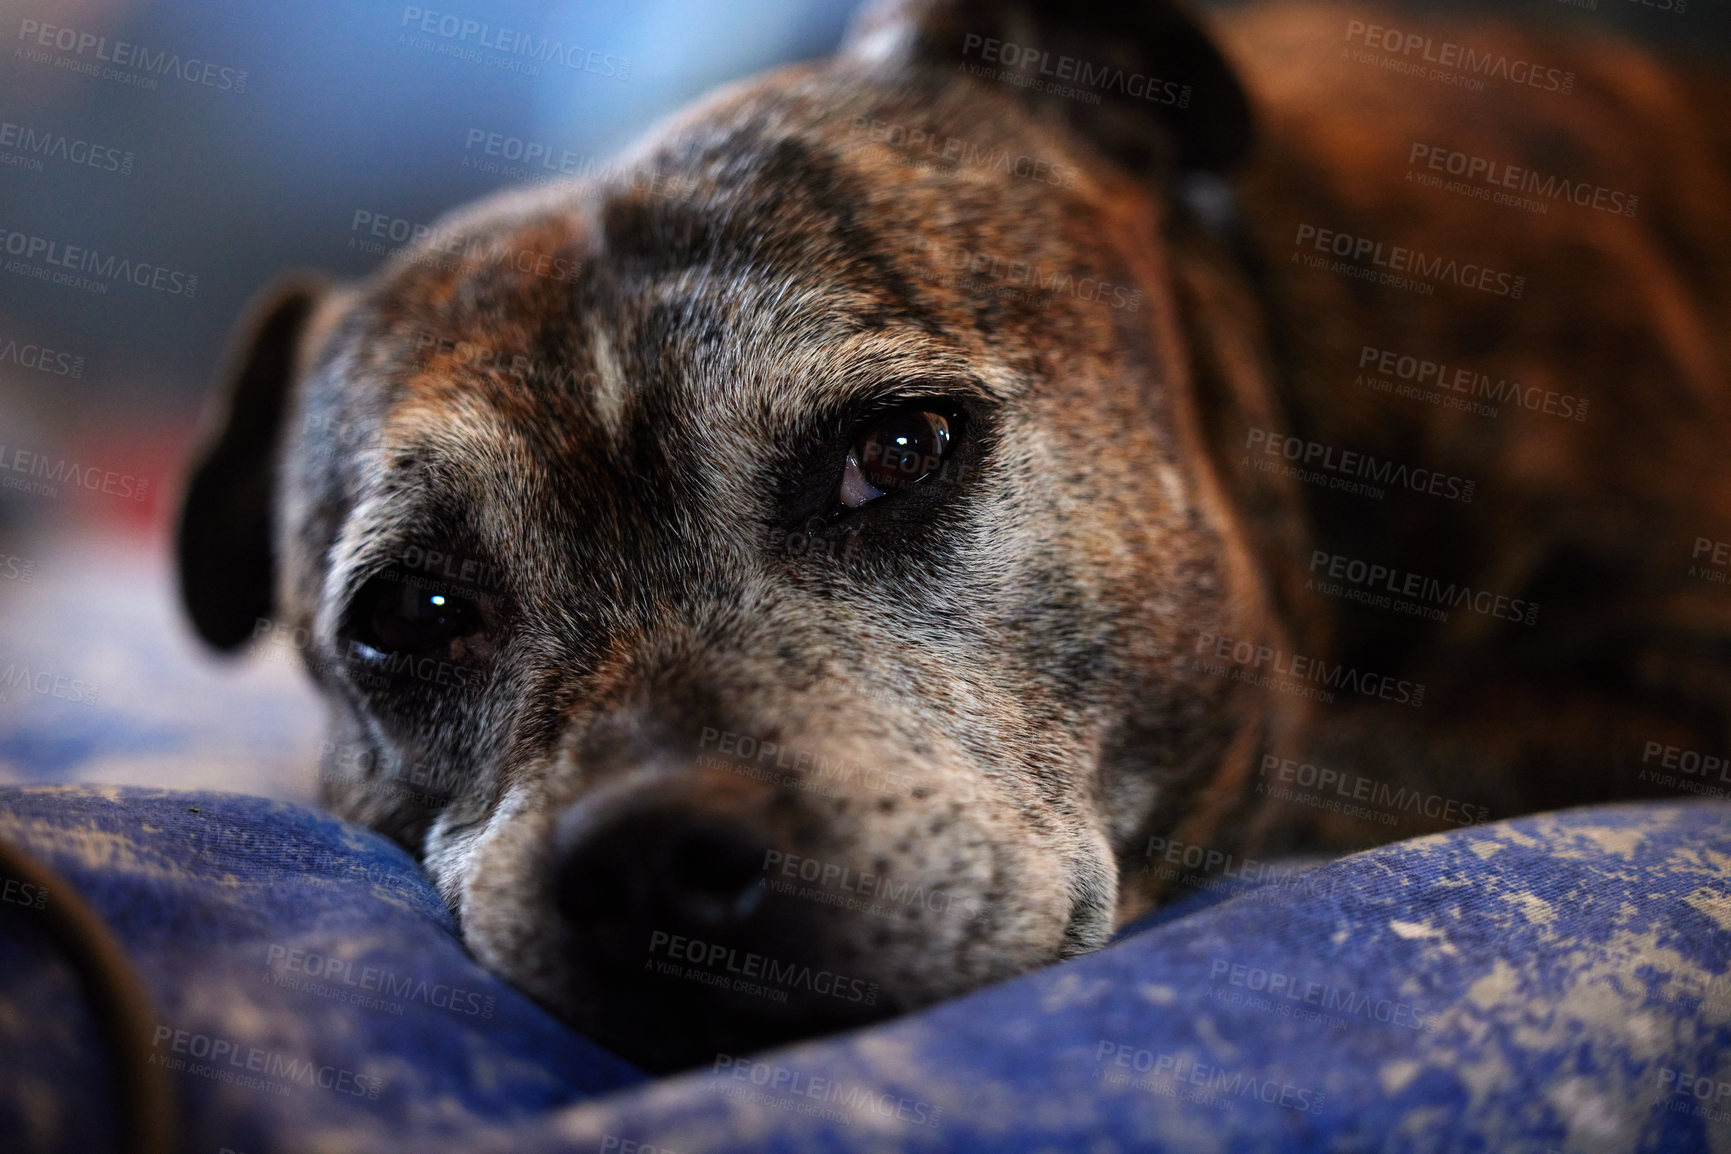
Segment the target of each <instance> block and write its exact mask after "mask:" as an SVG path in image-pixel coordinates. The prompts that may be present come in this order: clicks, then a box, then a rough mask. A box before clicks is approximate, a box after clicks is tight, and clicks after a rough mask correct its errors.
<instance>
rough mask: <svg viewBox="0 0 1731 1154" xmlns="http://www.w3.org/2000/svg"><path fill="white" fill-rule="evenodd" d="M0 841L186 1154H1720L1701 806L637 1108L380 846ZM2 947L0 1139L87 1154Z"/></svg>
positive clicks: (1127, 949) (1041, 981)
mask: <svg viewBox="0 0 1731 1154" xmlns="http://www.w3.org/2000/svg"><path fill="white" fill-rule="evenodd" d="M0 838H4V839H6V840H7V841H10V842H12V843H14V844H17V845H20V846H23V847H25V848H26V849H28V850H30V851H31V852H33V853H35V854H36V855H38V856H39V857H41V858H42V859H43V860H44V861H45V862H47V863H48V864H49V865H51V866H52V867H53V868H55V869H57V870H59V871H60V872H61V873H62V874H63V875H64V876H65V877H66V878H67V879H68V880H69V881H70V882H71V883H72V884H73V885H74V886H76V887H77V888H78V890H79V891H80V892H81V893H82V894H83V895H84V896H85V897H86V898H87V899H88V900H89V901H90V902H91V903H92V904H93V905H94V906H95V907H96V908H97V909H98V910H99V911H100V912H101V913H102V914H103V916H104V917H106V918H107V919H108V921H109V923H110V925H111V926H112V927H113V928H114V930H115V932H116V934H117V935H118V936H119V937H120V939H121V940H122V942H123V943H124V944H125V946H126V948H127V950H128V952H129V953H130V954H131V956H132V958H133V960H134V963H135V966H136V968H137V970H138V972H139V973H140V975H141V976H142V977H143V979H144V981H145V983H146V985H147V986H148V987H149V988H150V989H151V991H152V992H153V994H154V996H155V998H156V1001H157V1007H158V1018H159V1019H160V1021H159V1025H158V1028H157V1030H156V1035H157V1046H156V1051H155V1053H154V1054H153V1058H152V1060H159V1061H161V1062H165V1063H169V1069H170V1070H171V1071H172V1074H173V1082H174V1085H175V1087H176V1090H177V1092H178V1093H179V1095H180V1099H181V1107H182V1113H183V1116H184V1119H185V1134H184V1143H183V1144H184V1148H185V1149H186V1150H189V1151H209V1152H211V1154H216V1152H217V1151H219V1150H221V1149H223V1148H227V1149H230V1150H233V1151H237V1152H239V1154H259V1152H260V1151H290V1150H293V1151H308V1150H321V1151H322V1150H331V1151H337V1150H357V1151H395V1150H411V1149H412V1150H429V1151H443V1150H449V1151H457V1150H483V1151H501V1152H503V1151H541V1150H591V1151H609V1150H612V1151H619V1152H621V1154H631V1152H635V1151H642V1152H643V1154H649V1152H650V1151H651V1150H655V1149H658V1150H665V1151H676V1152H680V1154H690V1152H692V1151H701V1150H756V1149H768V1150H785V1151H821V1150H904V1149H914V1150H922V1149H929V1150H939V1149H942V1150H958V1151H961V1150H1027V1151H1043V1150H1054V1151H1058V1150H1062V1151H1072V1150H1082V1151H1102V1152H1104V1151H1118V1150H1124V1151H1130V1150H1175V1151H1206V1150H1270V1149H1297V1150H1331V1151H1332V1150H1367V1151H1368V1150H1438V1151H1441V1150H1486V1151H1500V1150H1537V1151H1543V1150H1551V1149H1555V1150H1650V1151H1674V1150H1677V1151H1681V1150H1714V1149H1731V805H1724V804H1719V803H1711V802H1677V803H1663V804H1644V805H1625V806H1613V807H1601V808H1594V809H1584V810H1576V811H1571V812H1567V813H1561V814H1552V815H1542V816H1538V817H1532V818H1526V819H1522V820H1518V821H1511V822H1504V823H1500V824H1497V825H1490V826H1481V827H1469V828H1466V829H1461V830H1457V831H1453V832H1450V833H1447V834H1440V835H1437V836H1433V837H1427V838H1422V839H1418V840H1414V841H1409V842H1404V843H1400V844H1397V845H1393V846H1389V847H1385V848H1383V849H1378V850H1373V851H1370V852H1367V853H1362V854H1358V855H1355V856H1353V857H1350V858H1344V859H1341V860H1339V861H1336V862H1332V863H1329V864H1326V865H1323V866H1320V867H1318V868H1316V869H1314V870H1312V871H1310V872H1309V873H1307V874H1304V875H1303V876H1302V878H1301V879H1300V880H1299V881H1298V882H1296V883H1294V882H1293V881H1291V880H1290V879H1287V880H1285V881H1283V882H1282V883H1278V884H1270V885H1264V886H1261V887H1248V888H1245V889H1243V890H1241V891H1240V892H1237V893H1236V894H1234V895H1232V896H1228V897H1226V898H1225V899H1224V900H1220V901H1217V902H1214V903H1213V904H1210V905H1207V906H1206V907H1204V908H1198V909H1195V910H1193V911H1192V912H1188V913H1185V914H1184V915H1183V916H1179V917H1173V918H1168V919H1165V920H1161V921H1158V922H1157V923H1155V924H1153V925H1151V926H1150V927H1148V928H1144V929H1140V930H1138V931H1136V932H1131V933H1128V934H1127V935H1124V936H1122V937H1121V938H1120V939H1119V940H1118V941H1117V942H1115V943H1114V944H1113V945H1112V946H1110V947H1108V948H1107V949H1105V950H1102V951H1100V952H1098V953H1095V954H1092V955H1090V956H1088V957H1084V958H1079V959H1076V960H1074V961H1071V962H1068V963H1065V964H1063V965H1059V966H1053V967H1051V968H1048V969H1045V970H1041V971H1038V972H1036V973H1032V974H1028V975H1025V976H1023V977H1021V978H1019V979H1017V980H1014V981H1011V982H1007V983H1004V984H1002V985H999V986H995V987H992V988H989V989H986V990H981V991H978V992H976V993H974V994H972V995H970V996H967V997H963V998H958V999H956V1000H953V1001H950V1002H946V1003H943V1004H941V1005H938V1006H934V1007H931V1008H930V1009H928V1010H926V1011H924V1012H923V1013H920V1014H916V1015H913V1016H911V1017H907V1018H903V1019H899V1020H896V1021H892V1022H887V1023H884V1024H882V1025H880V1026H878V1027H876V1028H874V1029H870V1030H865V1031H862V1032H859V1033H855V1034H850V1035H844V1036H840V1037H835V1038H831V1039H825V1040H819V1041H816V1042H811V1043H807V1044H804V1045H801V1046H796V1047H791V1048H788V1049H784V1050H780V1051H775V1052H771V1053H767V1054H759V1055H754V1056H746V1055H718V1056H717V1057H716V1059H715V1061H714V1062H712V1063H710V1064H709V1065H707V1066H705V1067H704V1068H703V1069H701V1070H699V1071H695V1072H692V1073H690V1074H686V1075H682V1076H679V1077H674V1078H668V1079H662V1080H659V1081H652V1080H651V1079H649V1078H647V1077H646V1076H645V1075H643V1074H642V1073H641V1072H639V1071H636V1070H634V1069H633V1068H631V1067H630V1066H628V1065H627V1064H625V1063H623V1062H621V1061H619V1060H618V1059H616V1058H614V1057H613V1056H611V1055H609V1054H607V1053H605V1052H603V1051H601V1050H600V1049H599V1048H597V1047H595V1046H593V1045H591V1044H590V1043H588V1042H587V1041H585V1040H584V1039H583V1038H581V1037H579V1036H577V1035H575V1034H573V1033H572V1032H570V1031H569V1030H566V1029H565V1028H563V1027H562V1026H560V1025H559V1024H558V1023H556V1022H555V1021H553V1020H552V1019H551V1018H549V1017H547V1016H546V1015H545V1014H543V1013H542V1012H541V1011H540V1010H539V1009H538V1008H537V1007H536V1006H535V1005H534V1004H533V1003H530V1002H529V1001H527V1000H526V999H524V998H523V997H521V996H520V995H518V994H516V993H515V992H514V991H512V990H511V989H510V988H509V987H508V986H505V985H504V984H503V983H501V982H499V981H498V980H496V979H494V978H493V977H492V976H490V975H489V974H488V973H487V972H486V971H484V970H482V969H480V968H479V967H477V966H476V965H475V964H474V963H473V962H471V961H470V960H469V959H468V958H467V957H466V955H465V954H464V953H463V950H462V948H461V945H460V944H459V942H458V939H457V938H456V936H455V930H454V927H453V926H452V924H451V922H450V919H449V917H448V915H447V914H446V913H445V911H444V907H443V905H442V904H441V903H440V902H439V900H438V898H437V896H436V895H435V894H434V893H433V892H432V890H431V889H430V888H429V887H428V886H427V884H426V883H425V882H424V881H423V880H422V879H421V877H420V875H419V874H418V872H417V871H416V869H415V867H414V864H413V863H412V862H411V861H410V860H409V859H408V857H407V856H406V855H404V854H403V853H402V852H401V851H400V850H398V849H397V848H396V847H394V846H392V845H390V844H388V843H386V842H385V841H383V840H382V839H380V838H378V837H376V836H375V835H373V834H370V833H368V832H365V831H362V830H358V829H355V828H353V827H350V826H346V825H344V824H342V823H340V822H337V821H335V820H333V819H331V818H329V817H327V816H324V815H321V814H318V813H316V812H313V811H311V810H308V809H304V808H301V807H298V806H294V805H290V804H287V803H282V802H273V801H266V800H263V799H259V798H252V797H243V796H238V795H232V794H218V793H209V792H189V791H163V790H152V789H142V788H139V789H131V788H128V789H98V788H90V787H82V786H80V787H65V788H40V787H6V788H4V789H0ZM48 900H53V895H52V894H50V895H48ZM31 918H32V910H31V909H30V908H29V906H28V904H24V903H19V902H17V901H12V902H10V903H0V1061H3V1063H4V1067H3V1069H0V1134H5V1135H7V1136H8V1140H10V1137H11V1136H23V1138H24V1143H23V1145H22V1147H20V1148H23V1149H38V1148H41V1149H49V1148H56V1149H58V1148H66V1149H73V1148H78V1149H100V1148H105V1146H104V1143H106V1142H107V1141H108V1140H109V1137H108V1136H109V1135H111V1134H112V1127H113V1119H112V1116H111V1115H110V1114H109V1113H108V1111H107V1110H105V1106H104V1104H105V1103H106V1102H109V1101H111V1093H112V1083H111V1082H110V1081H109V1079H110V1077H111V1075H110V1074H109V1072H108V1071H107V1070H106V1068H105V1067H104V1064H103V1063H104V1059H103V1057H102V1055H103V1048H102V1046H103V1043H102V1041H101V1039H100V1036H99V1035H98V1034H97V1033H96V1031H95V1024H94V1022H93V1021H92V1019H91V1016H90V1014H89V1011H88V1008H87V1007H86V1006H85V1005H84V1003H83V999H82V995H81V993H80V991H79V990H78V987H77V985H76V983H74V982H73V981H72V980H71V979H70V976H69V973H68V972H67V971H66V969H65V967H64V964H63V962H62V961H61V960H60V959H58V958H57V956H56V955H55V954H54V953H53V951H52V950H51V949H50V948H49V947H48V946H47V944H46V942H45V941H44V940H43V939H42V938H41V937H40V935H39V934H38V933H36V932H35V931H34V929H33V927H32V923H31Z"/></svg>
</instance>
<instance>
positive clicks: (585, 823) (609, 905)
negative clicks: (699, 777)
mask: <svg viewBox="0 0 1731 1154" xmlns="http://www.w3.org/2000/svg"><path fill="white" fill-rule="evenodd" d="M576 816H577V820H573V821H571V822H569V823H567V824H566V826H565V828H562V830H561V837H560V845H559V847H558V864H557V867H556V868H557V869H558V871H559V873H558V877H557V878H556V879H555V887H556V894H557V898H558V902H559V909H560V912H561V913H562V914H563V915H564V917H565V918H566V920H567V922H568V923H569V924H570V925H571V926H572V927H573V928H574V929H576V930H577V931H578V932H579V935H580V937H582V938H583V939H585V940H584V943H583V945H584V948H585V950H586V951H587V952H589V953H590V954H591V955H592V957H594V959H595V960H596V961H599V962H602V963H611V964H614V965H617V966H620V967H630V966H633V965H635V966H638V967H641V966H642V964H643V959H644V956H645V951H646V950H647V948H648V946H649V943H650V942H651V940H652V938H653V937H654V935H655V934H657V933H660V934H664V935H673V934H679V935H682V936H699V937H701V936H703V935H705V934H708V935H711V936H713V935H715V934H717V933H721V934H725V935H731V934H732V933H734V932H737V931H739V930H741V929H743V928H745V926H746V924H747V923H749V922H750V921H751V919H752V917H753V915H754V914H755V913H756V912H757V911H758V909H759V907H760V906H761V905H762V903H763V896H764V893H765V888H764V885H763V881H764V873H763V862H764V859H765V855H766V853H768V852H769V851H770V850H771V848H772V843H773V841H774V836H773V834H772V833H771V832H770V830H769V828H768V826H767V825H766V824H765V823H763V822H761V821H758V820H754V819H753V818H751V817H750V816H747V815H741V814H737V813H729V812H726V811H718V810H717V809H715V808H713V807H711V806H709V805H706V804H704V803H703V802H702V801H693V800H690V799H686V798H681V797H656V798H651V799H647V800H645V801H642V802H639V803H637V804H632V805H628V806H626V807H623V809H622V811H619V812H613V813H610V814H606V815H604V816H602V817H601V818H600V819H599V820H582V816H583V815H576Z"/></svg>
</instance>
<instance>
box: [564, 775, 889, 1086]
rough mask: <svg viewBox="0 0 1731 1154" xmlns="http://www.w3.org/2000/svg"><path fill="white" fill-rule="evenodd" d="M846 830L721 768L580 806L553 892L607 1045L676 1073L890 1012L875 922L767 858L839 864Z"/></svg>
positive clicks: (632, 783)
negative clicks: (839, 839) (873, 936)
mask: <svg viewBox="0 0 1731 1154" xmlns="http://www.w3.org/2000/svg"><path fill="white" fill-rule="evenodd" d="M834 824H835V823H834V821H833V818H831V817H830V816H829V815H824V814H820V813H818V812H816V811H815V810H814V809H813V808H811V807H810V806H808V805H807V804H805V802H804V800H803V799H802V798H800V797H798V796H796V794H795V791H792V790H786V789H781V788H778V787H775V786H771V785H767V784H764V783H761V782H758V781H754V780H750V779H747V778H743V777H741V776H740V775H738V774H733V773H729V772H727V771H725V770H714V769H688V770H685V771H683V772H658V773H657V774H655V775H653V776H651V777H649V778H647V779H646V780H645V779H642V778H639V779H636V780H629V779H628V780H627V781H625V782H622V783H620V784H618V785H616V786H613V787H604V788H602V789H601V790H599V791H597V792H596V793H593V794H591V795H589V796H586V797H584V798H583V799H581V800H580V801H578V802H577V803H575V804H574V805H572V806H571V808H570V809H568V810H567V811H566V812H565V813H564V814H563V815H562V816H561V818H560V820H559V822H558V824H557V828H556V831H555V845H554V855H553V859H552V860H553V862H554V867H553V868H554V869H555V870H556V876H555V877H554V878H553V879H552V881H553V893H554V900H555V902H556V904H557V907H558V912H559V915H560V917H561V918H562V919H563V921H564V924H565V929H566V930H567V932H568V934H569V937H570V940H571V942H572V943H573V952H574V956H573V957H571V959H570V963H571V972H572V975H573V976H572V981H573V983H574V988H573V990H572V991H571V994H572V1000H573V1002H574V1003H575V1005H576V1006H577V1009H578V1013H579V1015H580V1017H581V1018H582V1019H583V1020H584V1021H586V1022H589V1023H591V1025H590V1031H591V1033H593V1034H595V1035H596V1037H597V1040H598V1041H600V1042H602V1043H603V1044H605V1045H608V1046H611V1047H612V1048H614V1049H615V1050H617V1051H618V1052H620V1053H621V1054H624V1055H625V1056H627V1057H630V1058H632V1059H634V1060H636V1061H638V1062H640V1063H641V1064H643V1065H645V1066H648V1067H651V1068H671V1067H676V1066H680V1065H684V1064H688V1063H693V1062H702V1061H711V1060H713V1059H714V1058H715V1056H716V1055H717V1054H718V1053H728V1052H734V1051H738V1050H748V1049H755V1048H760V1047H762V1046H766V1045H771V1044H774V1043H776V1042H779V1041H783V1040H786V1039H789V1038H793V1037H801V1036H805V1035H808V1034H811V1033H813V1032H814V1031H822V1030H832V1029H840V1028H844V1027H847V1026H850V1025H856V1024H860V1023H863V1022H867V1021H870V1020H873V1019H875V1018H878V1017H882V1016H883V1015H884V1014H885V1013H887V1012H888V1007H887V1006H885V1005H884V999H883V998H882V997H880V996H879V994H880V991H879V990H878V987H877V985H876V984H875V982H873V981H872V980H870V979H869V978H868V977H867V974H868V973H870V972H875V970H876V967H875V966H871V965H869V964H868V959H867V956H866V952H867V949H866V948H867V943H868V937H869V935H868V932H867V927H865V926H863V925H861V924H860V923H861V922H862V920H863V919H862V918H861V917H860V916H858V915H857V914H854V913H850V912H849V911H848V909H847V908H846V906H847V904H848V903H847V901H846V900H845V898H844V899H843V900H839V901H835V900H825V899H826V897H827V896H829V895H827V894H826V893H824V892H813V891H811V890H810V889H809V887H804V886H801V885H800V884H799V883H798V881H797V879H796V880H793V881H790V880H788V879H786V878H785V877H783V876H782V873H781V871H778V870H775V869H773V868H771V865H772V863H777V862H784V861H786V860H787V858H788V855H797V857H798V859H799V860H814V859H815V860H826V861H827V860H834V859H835V858H836V856H838V855H837V851H836V850H835V848H834V843H835V840H836V839H835V837H834Z"/></svg>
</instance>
